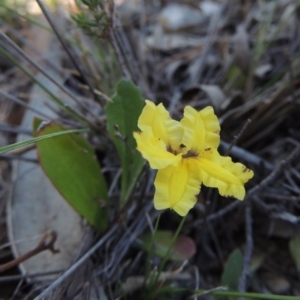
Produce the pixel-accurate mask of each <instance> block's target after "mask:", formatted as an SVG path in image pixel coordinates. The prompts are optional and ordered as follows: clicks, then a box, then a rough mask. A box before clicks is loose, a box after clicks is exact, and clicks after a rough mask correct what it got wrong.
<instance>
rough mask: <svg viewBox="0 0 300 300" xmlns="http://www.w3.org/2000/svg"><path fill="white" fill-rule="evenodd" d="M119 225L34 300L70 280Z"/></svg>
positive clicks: (41, 297) (38, 299)
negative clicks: (67, 279)
mask: <svg viewBox="0 0 300 300" xmlns="http://www.w3.org/2000/svg"><path fill="white" fill-rule="evenodd" d="M117 228H118V226H117V225H114V226H113V227H112V228H111V230H110V231H109V232H107V234H106V235H104V236H103V237H102V239H100V240H99V241H98V243H96V244H95V245H94V246H93V247H92V248H91V249H90V250H89V251H87V252H86V253H85V254H84V255H83V256H82V257H81V258H80V259H79V260H78V261H77V262H76V263H75V264H73V265H72V266H71V267H70V268H69V269H68V270H67V271H66V272H65V273H64V274H62V276H60V277H59V278H58V279H57V280H55V281H54V282H53V283H52V284H51V285H50V286H48V287H47V288H46V289H45V290H44V291H43V292H42V293H41V294H40V295H38V296H37V297H35V298H34V300H42V299H43V298H44V297H45V296H46V295H48V294H49V293H50V292H51V291H52V290H54V289H55V288H56V287H57V286H58V285H60V284H61V283H62V282H63V281H64V280H65V279H66V278H68V277H69V276H70V275H71V274H72V273H74V272H75V271H76V270H77V269H78V267H80V266H81V265H82V264H83V263H84V262H85V261H86V260H87V259H88V258H89V257H90V256H91V255H93V254H94V253H95V251H96V250H97V249H98V248H99V247H101V246H102V245H103V244H104V243H105V242H106V240H107V239H108V238H109V237H110V236H111V235H112V234H113V233H114V232H115V231H116V229H117Z"/></svg>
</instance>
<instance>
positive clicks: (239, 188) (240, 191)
mask: <svg viewBox="0 0 300 300" xmlns="http://www.w3.org/2000/svg"><path fill="white" fill-rule="evenodd" d="M197 164H198V168H199V170H200V178H201V179H202V181H203V184H204V185H206V186H208V187H214V188H218V189H219V193H220V194H221V195H222V196H225V197H235V198H237V199H239V200H243V199H244V197H245V188H244V184H245V183H246V182H247V181H248V180H249V179H251V178H252V177H253V175H254V173H253V171H251V170H250V169H248V168H246V167H245V166H244V165H242V164H241V163H233V162H232V160H231V158H230V157H224V156H221V155H220V154H219V153H218V151H217V150H216V149H214V148H208V149H206V150H205V151H203V152H202V153H201V154H200V156H199V157H198V158H197Z"/></svg>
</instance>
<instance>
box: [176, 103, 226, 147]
mask: <svg viewBox="0 0 300 300" xmlns="http://www.w3.org/2000/svg"><path fill="white" fill-rule="evenodd" d="M180 123H181V124H182V126H183V128H184V134H183V139H182V143H183V144H184V145H185V146H186V149H187V150H192V151H193V152H195V153H200V152H202V151H203V150H204V149H206V148H217V147H218V146H219V144H220V135H219V133H220V124H219V121H218V118H217V116H216V115H215V114H214V110H213V108H212V107H211V106H207V107H206V108H204V109H202V110H200V111H199V112H197V111H196V110H195V109H194V108H192V107H191V106H186V107H185V109H184V118H183V119H182V120H181V121H180Z"/></svg>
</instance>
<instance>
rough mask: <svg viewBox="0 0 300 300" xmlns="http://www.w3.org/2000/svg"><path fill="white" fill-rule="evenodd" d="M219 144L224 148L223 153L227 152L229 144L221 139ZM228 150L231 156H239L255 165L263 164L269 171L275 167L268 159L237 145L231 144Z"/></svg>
mask: <svg viewBox="0 0 300 300" xmlns="http://www.w3.org/2000/svg"><path fill="white" fill-rule="evenodd" d="M220 145H221V147H222V148H224V151H225V153H227V152H229V148H230V144H228V143H226V142H224V141H221V144H220ZM230 152H231V155H232V156H235V157H238V158H241V159H243V160H245V161H247V162H249V163H251V164H253V165H255V166H257V167H260V166H261V165H262V164H263V166H264V167H265V168H266V169H267V170H269V171H273V170H274V169H275V166H274V165H272V164H271V163H269V162H268V161H266V160H264V159H263V158H261V157H259V156H257V155H255V154H253V153H251V152H249V151H247V150H245V149H243V148H240V147H238V146H233V147H232V148H231V149H230Z"/></svg>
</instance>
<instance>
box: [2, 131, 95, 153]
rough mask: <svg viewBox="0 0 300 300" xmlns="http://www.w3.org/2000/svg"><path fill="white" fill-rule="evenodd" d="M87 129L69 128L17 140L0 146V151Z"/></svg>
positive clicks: (3, 151)
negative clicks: (24, 139) (20, 140)
mask: <svg viewBox="0 0 300 300" xmlns="http://www.w3.org/2000/svg"><path fill="white" fill-rule="evenodd" d="M88 131H90V129H89V128H83V129H70V130H65V131H60V132H54V133H50V134H45V135H43V136H39V137H35V138H32V139H28V140H26V141H22V142H17V143H14V144H11V145H7V146H4V147H0V153H5V152H8V151H11V150H14V149H18V148H22V147H25V146H27V145H30V144H33V143H36V142H39V141H42V140H46V139H50V138H53V137H56V136H60V135H65V134H70V133H83V132H88Z"/></svg>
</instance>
